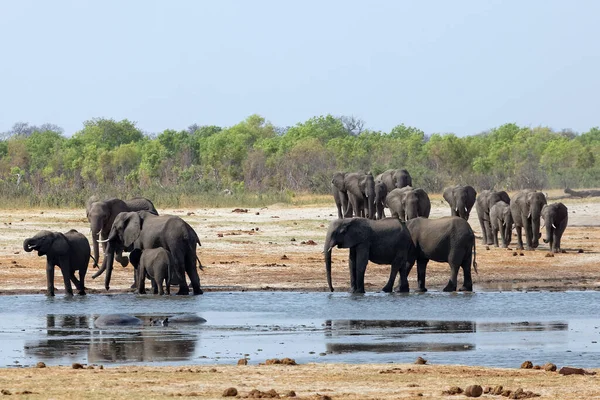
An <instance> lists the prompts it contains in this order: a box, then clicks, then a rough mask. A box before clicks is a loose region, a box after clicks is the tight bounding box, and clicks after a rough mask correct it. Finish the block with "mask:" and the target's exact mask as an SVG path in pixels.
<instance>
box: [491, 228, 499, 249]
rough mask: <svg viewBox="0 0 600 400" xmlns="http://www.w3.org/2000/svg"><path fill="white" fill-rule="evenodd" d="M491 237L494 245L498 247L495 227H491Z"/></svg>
mask: <svg viewBox="0 0 600 400" xmlns="http://www.w3.org/2000/svg"><path fill="white" fill-rule="evenodd" d="M492 238H493V239H494V246H495V247H500V246H498V229H496V228H494V229H493V232H492Z"/></svg>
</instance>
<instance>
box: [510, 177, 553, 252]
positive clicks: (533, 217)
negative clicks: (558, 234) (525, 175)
mask: <svg viewBox="0 0 600 400" xmlns="http://www.w3.org/2000/svg"><path fill="white" fill-rule="evenodd" d="M546 204H547V202H546V196H545V195H544V193H542V192H537V191H535V190H533V189H525V190H521V191H519V192H518V193H517V194H516V195H515V197H514V198H513V202H512V203H510V212H511V213H512V217H513V221H514V222H515V229H516V231H517V243H518V249H519V250H523V238H522V237H521V231H522V229H523V228H525V240H526V242H525V243H526V249H527V250H533V249H535V248H537V247H538V245H539V244H540V242H539V239H540V236H541V235H542V234H541V232H540V217H541V214H542V208H544V206H545V205H546Z"/></svg>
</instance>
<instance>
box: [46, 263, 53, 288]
mask: <svg viewBox="0 0 600 400" xmlns="http://www.w3.org/2000/svg"><path fill="white" fill-rule="evenodd" d="M46 289H47V294H48V296H54V265H52V264H51V263H50V262H49V261H47V262H46Z"/></svg>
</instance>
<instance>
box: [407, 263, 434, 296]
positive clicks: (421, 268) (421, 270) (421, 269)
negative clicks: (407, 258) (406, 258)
mask: <svg viewBox="0 0 600 400" xmlns="http://www.w3.org/2000/svg"><path fill="white" fill-rule="evenodd" d="M428 262H429V260H428V259H427V258H424V259H420V260H417V284H418V286H419V288H418V289H417V291H418V292H426V291H427V288H426V287H425V274H426V272H427V263H428ZM407 275H408V274H407Z"/></svg>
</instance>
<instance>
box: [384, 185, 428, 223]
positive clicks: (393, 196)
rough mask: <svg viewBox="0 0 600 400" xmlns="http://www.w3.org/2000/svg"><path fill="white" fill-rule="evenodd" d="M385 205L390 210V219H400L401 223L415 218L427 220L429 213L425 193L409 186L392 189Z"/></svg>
mask: <svg viewBox="0 0 600 400" xmlns="http://www.w3.org/2000/svg"><path fill="white" fill-rule="evenodd" d="M386 205H387V206H388V208H389V209H390V212H391V213H392V217H394V218H400V219H401V220H402V221H407V220H409V219H413V218H417V217H425V218H429V213H430V212H431V201H430V200H429V196H428V195H427V192H425V191H424V190H423V189H420V188H416V189H415V188H412V187H410V186H405V187H403V188H401V189H394V190H392V191H391V192H390V193H388V195H387V197H386Z"/></svg>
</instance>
